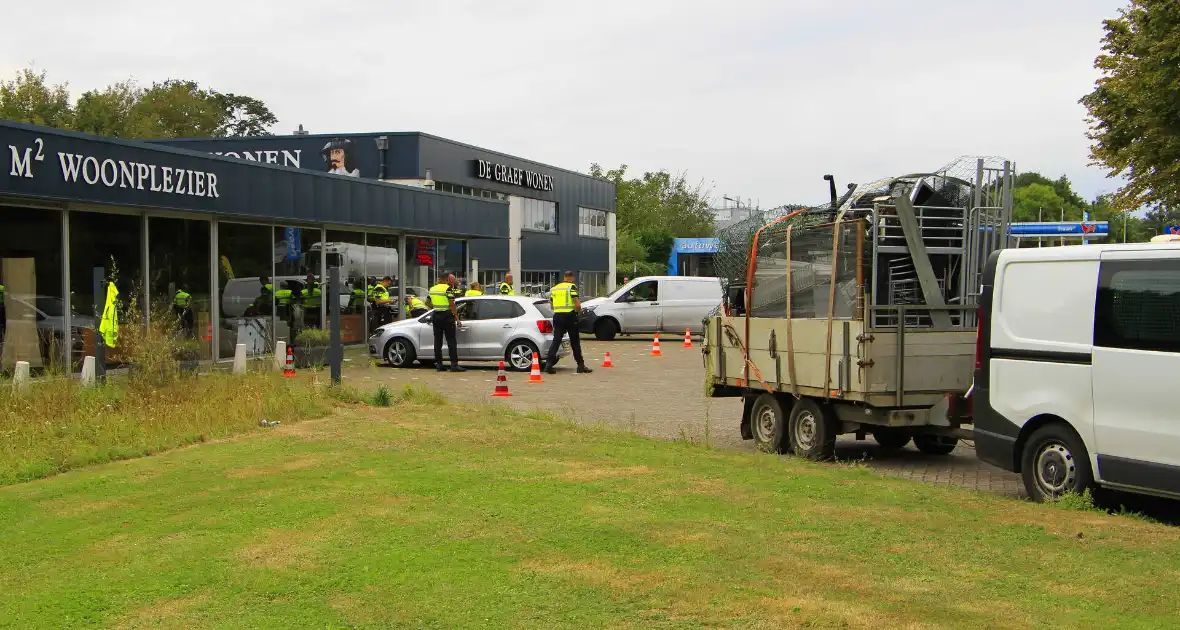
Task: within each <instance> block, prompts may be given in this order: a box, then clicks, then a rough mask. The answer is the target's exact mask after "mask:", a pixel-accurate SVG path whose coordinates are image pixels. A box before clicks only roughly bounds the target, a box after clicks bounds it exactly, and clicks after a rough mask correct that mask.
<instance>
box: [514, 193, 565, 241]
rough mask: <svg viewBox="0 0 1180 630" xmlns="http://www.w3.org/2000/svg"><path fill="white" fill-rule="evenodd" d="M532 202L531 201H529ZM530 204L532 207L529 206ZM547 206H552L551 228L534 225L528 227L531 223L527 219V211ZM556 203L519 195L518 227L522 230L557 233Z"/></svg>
mask: <svg viewBox="0 0 1180 630" xmlns="http://www.w3.org/2000/svg"><path fill="white" fill-rule="evenodd" d="M530 202H532V203H530ZM530 206H532V208H530ZM549 206H552V208H553V220H552V226H553V227H552V229H549V230H543V229H539V228H535V227H530V226H531V225H532V223H533V221H532V220H530V219H529V211H530V210H531V209H545V208H548V207H549ZM557 206H558V204H557V202H556V201H548V200H546V199H537V198H536V197H521V198H520V229H521V231H522V232H534V233H537V234H559V233H560V226H559V225H558V214H559V212H558V210H559V209H558V207H557Z"/></svg>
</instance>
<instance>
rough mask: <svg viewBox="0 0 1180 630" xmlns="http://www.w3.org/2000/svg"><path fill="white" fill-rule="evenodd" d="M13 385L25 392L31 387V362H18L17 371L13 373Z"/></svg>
mask: <svg viewBox="0 0 1180 630" xmlns="http://www.w3.org/2000/svg"><path fill="white" fill-rule="evenodd" d="M12 385H13V386H14V387H16V388H17V389H20V390H24V389H28V387H29V362H28V361H17V362H16V370H14V371H13V372H12Z"/></svg>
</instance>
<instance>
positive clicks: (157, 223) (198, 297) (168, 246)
mask: <svg viewBox="0 0 1180 630" xmlns="http://www.w3.org/2000/svg"><path fill="white" fill-rule="evenodd" d="M209 239H210V224H209V221H199V220H190V219H172V218H166V217H149V218H148V288H149V291H148V295H149V296H150V298H151V301H152V314H151V317H152V318H153V321H155V320H154V318H156V317H167V318H168V319H169V321H170V322H171V323H173V324H175V326H176V328H177V330H178V332H179V333H180V334H181V335H182V336H184V337H185V338H187V339H191V340H194V341H195V343H196V344H197V347H198V348H199V356H200V358H201V359H202V360H208V359H211V358H213V319H212V314H213V311H212V305H213V299H212V297H213V296H212V292H211V291H210V288H209V265H210V260H209ZM178 292H183V293H178ZM184 294H187V295H188V296H189V297H188V299H187V300H185V299H183V297H184ZM178 296H179V297H180V298H182V299H180V300H178V299H177V298H178ZM186 304H187V305H186Z"/></svg>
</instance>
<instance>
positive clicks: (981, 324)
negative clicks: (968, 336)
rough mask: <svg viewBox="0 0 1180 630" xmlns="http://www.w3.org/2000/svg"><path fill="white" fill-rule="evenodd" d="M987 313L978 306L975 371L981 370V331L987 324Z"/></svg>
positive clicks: (976, 315) (976, 314)
mask: <svg viewBox="0 0 1180 630" xmlns="http://www.w3.org/2000/svg"><path fill="white" fill-rule="evenodd" d="M986 317H987V313H986V312H984V310H983V307H982V306H980V307H979V309H978V310H977V311H976V313H975V324H976V326H975V369H977V370H980V369H983V329H984V328H985V325H986V324H987V321H986V320H985V318H986Z"/></svg>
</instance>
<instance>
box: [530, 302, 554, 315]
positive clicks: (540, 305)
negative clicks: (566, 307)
mask: <svg viewBox="0 0 1180 630" xmlns="http://www.w3.org/2000/svg"><path fill="white" fill-rule="evenodd" d="M533 306H535V307H537V310H538V311H541V315H542V316H544V317H553V305H552V304H550V303H549V300H537V301H536V302H533Z"/></svg>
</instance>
